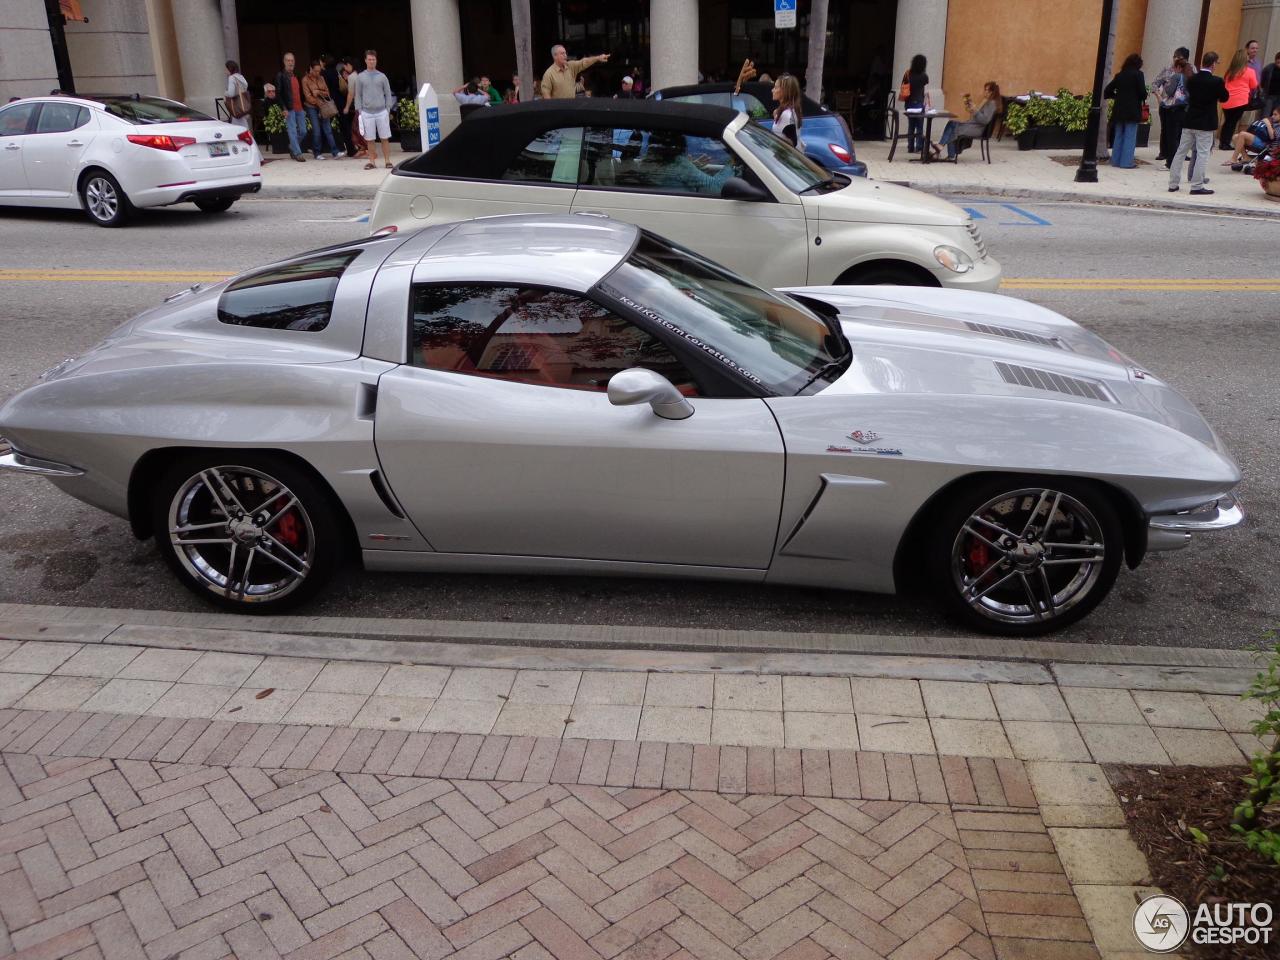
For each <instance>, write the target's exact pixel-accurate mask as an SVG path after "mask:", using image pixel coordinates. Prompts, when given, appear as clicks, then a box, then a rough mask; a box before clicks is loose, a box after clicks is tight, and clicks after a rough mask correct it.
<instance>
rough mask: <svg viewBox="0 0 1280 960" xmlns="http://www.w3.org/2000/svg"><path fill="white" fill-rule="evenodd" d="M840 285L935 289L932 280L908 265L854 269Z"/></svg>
mask: <svg viewBox="0 0 1280 960" xmlns="http://www.w3.org/2000/svg"><path fill="white" fill-rule="evenodd" d="M837 282H838V283H840V284H851V285H856V286H891V287H934V286H937V284H936V283H933V282H932V279H931V278H930V279H925V275H924V274H923V273H922V271H920V270H917V269H916V268H915V267H911V266H907V265H906V264H894V263H883V264H875V265H873V266H870V267H866V268H865V269H861V270H860V269H857V268H854V269H853V270H850V271H849V272H848V273H846V274H844V275H843V276H842V277H840V279H839V281H837Z"/></svg>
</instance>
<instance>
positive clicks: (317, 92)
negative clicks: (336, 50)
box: [302, 60, 342, 160]
mask: <svg viewBox="0 0 1280 960" xmlns="http://www.w3.org/2000/svg"><path fill="white" fill-rule="evenodd" d="M323 70H324V64H323V63H322V62H321V61H319V60H312V61H311V69H310V70H308V71H307V75H306V76H305V77H303V78H302V105H303V108H304V109H305V110H306V111H307V121H308V122H309V123H310V124H311V152H312V153H313V154H314V155H315V158H316V159H317V160H323V159H324V154H323V153H321V152H320V144H321V143H322V142H323V143H325V144H327V145H328V147H329V153H330V154H332V156H333V159H335V160H337V159H338V157H340V156H342V154H341V153H340V152H339V150H338V144H337V141H335V140H334V138H333V127H332V126H331V125H330V121H331V120H333V118H334V117H336V116H337V115H338V105H337V104H336V103H334V102H333V98H332V97H330V96H329V84H328V83H327V82H326V81H325V79H324V76H323V73H322V71H323Z"/></svg>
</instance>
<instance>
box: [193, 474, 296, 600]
mask: <svg viewBox="0 0 1280 960" xmlns="http://www.w3.org/2000/svg"><path fill="white" fill-rule="evenodd" d="M168 531H169V543H170V544H171V546H172V548H173V551H174V554H175V556H176V557H177V559H178V561H179V562H180V563H181V565H182V567H183V568H184V569H185V570H186V571H187V573H188V574H190V575H191V576H192V577H193V578H194V579H195V581H196V582H197V583H198V584H200V585H201V586H203V587H204V588H206V589H207V590H209V591H211V592H212V593H214V594H215V595H217V596H219V597H225V598H226V599H227V600H231V601H237V602H239V603H246V604H254V603H266V602H270V601H276V600H280V599H282V598H283V597H286V596H288V595H289V594H291V593H293V592H294V591H295V590H297V589H298V588H299V587H301V586H302V584H303V583H305V582H306V580H307V578H308V577H309V576H310V575H311V572H312V568H313V566H314V563H315V553H316V549H317V540H316V531H315V527H314V525H313V524H312V521H311V517H310V516H309V514H308V512H307V510H306V508H305V506H304V504H303V502H302V500H301V499H300V498H299V497H298V496H296V495H295V494H294V493H293V491H291V490H290V489H289V488H288V487H287V486H285V485H284V484H283V483H281V482H280V481H279V480H277V479H276V478H274V477H272V476H270V475H268V474H267V473H264V472H261V471H259V470H254V469H252V468H250V467H243V466H216V467H215V466H210V467H205V468H204V469H202V470H200V471H199V472H198V473H196V474H194V475H192V476H191V477H189V478H188V479H187V480H186V481H185V482H184V483H182V484H180V485H179V486H178V489H177V491H176V493H174V495H173V497H172V499H171V500H170V501H169V510H168Z"/></svg>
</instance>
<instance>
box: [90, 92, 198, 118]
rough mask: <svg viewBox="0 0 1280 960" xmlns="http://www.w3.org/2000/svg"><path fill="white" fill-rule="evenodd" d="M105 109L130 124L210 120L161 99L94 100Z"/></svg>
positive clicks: (108, 98) (109, 98)
mask: <svg viewBox="0 0 1280 960" xmlns="http://www.w3.org/2000/svg"><path fill="white" fill-rule="evenodd" d="M96 99H98V101H99V102H100V103H101V104H102V105H103V106H105V107H106V108H107V113H109V114H111V115H112V116H113V117H119V118H120V119H121V120H128V121H129V122H130V123H181V122H182V121H184V120H212V119H213V117H210V116H208V115H207V114H203V113H201V112H200V111H199V110H195V109H193V108H192V107H188V106H187V105H186V104H185V103H179V102H178V101H177V100H165V99H163V98H161V97H100V98H96Z"/></svg>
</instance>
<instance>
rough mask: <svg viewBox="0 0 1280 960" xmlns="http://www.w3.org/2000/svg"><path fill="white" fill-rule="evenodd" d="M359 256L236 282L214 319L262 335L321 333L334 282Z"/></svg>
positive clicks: (350, 253)
mask: <svg viewBox="0 0 1280 960" xmlns="http://www.w3.org/2000/svg"><path fill="white" fill-rule="evenodd" d="M358 256H360V251H359V250H341V251H336V252H334V253H326V254H324V255H323V256H319V257H312V258H311V259H309V260H302V261H300V262H298V263H291V264H288V265H287V266H283V267H274V268H272V269H269V270H263V271H262V272H261V273H252V274H250V275H249V276H247V277H241V278H240V279H239V280H234V281H232V282H231V284H230V285H229V286H228V287H227V289H226V290H224V291H223V293H222V298H221V299H220V300H219V301H218V319H219V320H221V321H222V322H223V323H230V324H234V325H236V326H241V327H259V328H262V329H265V330H298V331H302V332H305V333H316V332H317V331H320V330H323V329H324V328H325V327H327V326H328V325H329V315H330V314H331V313H332V312H333V297H334V294H335V293H336V292H337V290H338V280H339V279H341V277H342V274H343V272H344V271H345V270H346V269H347V267H348V266H350V265H351V261H352V260H354V259H355V258H356V257H358Z"/></svg>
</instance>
